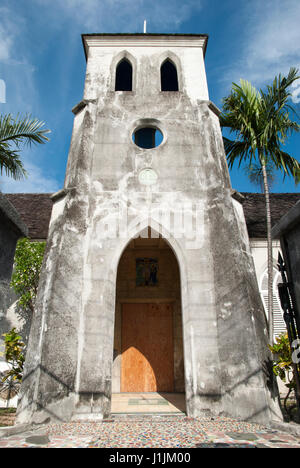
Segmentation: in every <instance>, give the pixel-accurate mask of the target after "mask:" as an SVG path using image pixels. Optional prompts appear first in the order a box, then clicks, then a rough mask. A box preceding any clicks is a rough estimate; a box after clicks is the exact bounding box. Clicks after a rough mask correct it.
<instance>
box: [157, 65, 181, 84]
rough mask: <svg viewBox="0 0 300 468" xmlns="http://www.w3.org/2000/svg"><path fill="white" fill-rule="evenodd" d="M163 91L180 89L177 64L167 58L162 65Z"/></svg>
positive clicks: (161, 79)
mask: <svg viewBox="0 0 300 468" xmlns="http://www.w3.org/2000/svg"><path fill="white" fill-rule="evenodd" d="M160 81H161V91H179V87H178V74H177V68H176V66H175V64H174V63H173V62H172V60H170V59H166V60H165V61H164V62H163V64H162V65H161V67H160Z"/></svg>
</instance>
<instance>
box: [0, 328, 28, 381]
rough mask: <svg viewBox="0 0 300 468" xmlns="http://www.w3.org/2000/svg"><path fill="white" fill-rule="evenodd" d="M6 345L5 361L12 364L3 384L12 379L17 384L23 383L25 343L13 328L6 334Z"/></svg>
mask: <svg viewBox="0 0 300 468" xmlns="http://www.w3.org/2000/svg"><path fill="white" fill-rule="evenodd" d="M2 336H4V344H5V352H4V355H5V359H6V362H7V363H8V364H10V370H9V371H8V372H6V373H5V376H4V378H3V380H2V381H3V382H5V381H6V380H8V379H9V378H11V379H12V380H16V381H17V382H19V383H20V382H21V380H22V375H23V367H24V361H25V358H24V354H23V349H24V346H25V345H24V343H23V341H22V338H21V336H20V335H18V333H17V332H16V329H15V328H12V329H11V330H10V331H9V332H8V333H4V334H3V335H2Z"/></svg>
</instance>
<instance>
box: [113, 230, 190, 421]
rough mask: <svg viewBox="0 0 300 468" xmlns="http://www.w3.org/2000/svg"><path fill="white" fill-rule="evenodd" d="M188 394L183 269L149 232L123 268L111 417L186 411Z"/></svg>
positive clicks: (132, 246)
mask: <svg viewBox="0 0 300 468" xmlns="http://www.w3.org/2000/svg"><path fill="white" fill-rule="evenodd" d="M184 392H185V383H184V357H183V333H182V314H181V291H180V272H179V265H178V262H177V259H176V257H175V254H174V252H173V250H172V248H171V247H170V245H169V244H168V242H167V241H166V240H165V239H163V238H162V237H161V236H157V237H155V238H151V235H150V228H148V238H142V237H138V238H135V239H132V240H131V241H130V242H129V244H128V245H127V247H126V249H125V250H124V252H123V254H122V256H121V258H120V261H119V266H118V273H117V285H116V314H115V332H114V360H113V369H112V394H113V396H112V413H115V412H129V413H130V412H143V413H144V412H151V413H153V412H185V393H184ZM145 403H146V404H145ZM147 403H148V406H147ZM126 408H127V409H126Z"/></svg>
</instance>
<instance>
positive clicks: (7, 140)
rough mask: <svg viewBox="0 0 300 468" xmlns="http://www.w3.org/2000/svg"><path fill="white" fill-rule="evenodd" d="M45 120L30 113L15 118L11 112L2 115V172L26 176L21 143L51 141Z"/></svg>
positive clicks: (0, 137)
mask: <svg viewBox="0 0 300 468" xmlns="http://www.w3.org/2000/svg"><path fill="white" fill-rule="evenodd" d="M43 126H44V122H40V121H39V120H37V119H32V118H31V117H30V115H26V116H25V117H19V116H17V118H16V119H13V117H12V116H11V114H7V115H3V116H1V115H0V174H1V175H2V173H3V171H4V172H5V174H6V175H8V176H11V177H13V179H15V180H18V179H21V178H22V177H24V176H26V171H25V169H24V167H23V164H22V162H21V160H20V156H19V151H20V146H21V144H22V143H23V144H27V145H31V144H32V143H34V144H35V143H45V142H46V141H49V139H48V138H47V137H46V134H47V133H49V130H45V129H43V128H42V127H43Z"/></svg>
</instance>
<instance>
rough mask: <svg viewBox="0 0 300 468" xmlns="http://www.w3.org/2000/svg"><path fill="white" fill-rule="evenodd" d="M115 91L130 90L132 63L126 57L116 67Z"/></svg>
mask: <svg viewBox="0 0 300 468" xmlns="http://www.w3.org/2000/svg"><path fill="white" fill-rule="evenodd" d="M115 91H132V65H131V63H130V61H129V60H128V59H127V58H123V59H122V60H121V61H120V62H119V63H118V65H117V67H116V80H115Z"/></svg>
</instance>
